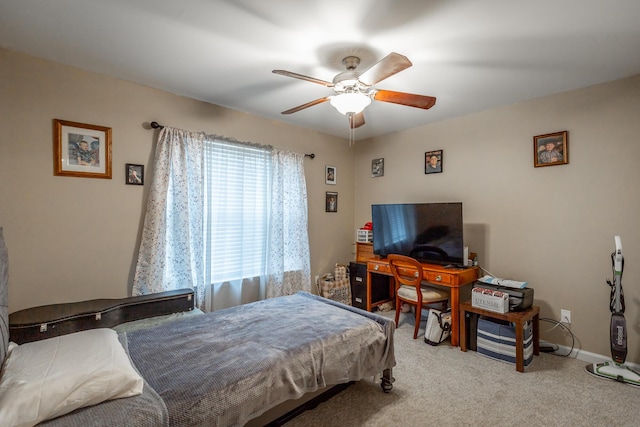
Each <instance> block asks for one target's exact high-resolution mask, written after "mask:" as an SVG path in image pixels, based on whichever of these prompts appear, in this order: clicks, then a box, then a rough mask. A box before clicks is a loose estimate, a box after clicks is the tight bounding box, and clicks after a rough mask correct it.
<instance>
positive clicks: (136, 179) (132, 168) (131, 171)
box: [125, 163, 144, 185]
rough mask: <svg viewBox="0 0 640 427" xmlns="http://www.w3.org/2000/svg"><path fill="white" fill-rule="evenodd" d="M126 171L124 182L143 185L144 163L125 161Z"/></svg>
mask: <svg viewBox="0 0 640 427" xmlns="http://www.w3.org/2000/svg"><path fill="white" fill-rule="evenodd" d="M126 173H127V174H126V178H125V180H126V181H125V182H126V183H127V185H144V165H134V164H133V163H127V164H126Z"/></svg>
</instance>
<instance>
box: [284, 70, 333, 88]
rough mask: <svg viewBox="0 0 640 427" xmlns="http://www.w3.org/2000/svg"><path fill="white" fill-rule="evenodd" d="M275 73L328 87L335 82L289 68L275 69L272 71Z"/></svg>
mask: <svg viewBox="0 0 640 427" xmlns="http://www.w3.org/2000/svg"><path fill="white" fill-rule="evenodd" d="M272 72H273V73H275V74H280V75H282V76H287V77H293V78H295V79H300V80H306V81H308V82H311V83H318V84H320V85H323V86H326V87H333V86H334V84H333V83H331V82H328V81H325V80H320V79H316V78H315V77H309V76H305V75H302V74H298V73H294V72H291V71H287V70H273V71H272Z"/></svg>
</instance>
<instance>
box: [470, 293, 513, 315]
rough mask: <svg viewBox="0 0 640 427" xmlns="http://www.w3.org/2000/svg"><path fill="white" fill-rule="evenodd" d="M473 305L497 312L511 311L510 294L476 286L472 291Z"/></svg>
mask: <svg viewBox="0 0 640 427" xmlns="http://www.w3.org/2000/svg"><path fill="white" fill-rule="evenodd" d="M471 305H472V306H473V307H478V308H482V309H483V310H488V311H493V312H495V313H507V312H508V311H509V294H507V293H506V292H501V291H495V290H492V289H486V288H481V287H475V288H473V290H472V291H471Z"/></svg>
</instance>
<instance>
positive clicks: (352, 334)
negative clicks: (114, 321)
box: [51, 292, 395, 427]
mask: <svg viewBox="0 0 640 427" xmlns="http://www.w3.org/2000/svg"><path fill="white" fill-rule="evenodd" d="M394 327H395V325H394V323H393V321H391V320H389V319H386V318H384V317H381V316H378V315H376V314H372V313H367V312H364V311H362V310H358V309H355V308H352V307H349V306H346V305H343V304H340V303H336V302H334V301H330V300H327V299H324V298H321V297H318V296H315V295H312V294H309V293H306V292H299V293H298V294H296V295H292V296H287V297H281V298H274V299H269V300H264V301H259V302H256V303H252V304H246V305H242V306H238V307H233V308H230V309H226V310H220V311H216V312H213V313H208V314H205V315H201V316H193V317H192V318H190V319H188V320H181V321H176V322H172V323H168V324H164V325H161V326H158V327H155V328H152V329H146V330H140V331H135V332H130V333H127V334H123V335H126V336H124V337H123V342H124V343H126V345H127V346H128V351H129V354H130V357H131V359H132V361H133V363H134V365H135V367H136V368H137V369H138V371H139V372H140V373H141V374H142V376H143V377H144V378H145V381H146V383H145V392H144V393H143V395H141V396H138V397H134V398H127V399H119V401H122V402H121V403H122V404H123V405H126V404H127V402H126V401H132V399H146V400H147V401H148V402H145V403H149V404H151V405H159V407H158V408H155V409H154V410H150V409H149V408H147V409H146V412H148V413H150V414H149V416H151V417H153V421H152V422H155V423H157V424H145V422H146V421H141V422H140V423H137V422H136V423H135V424H134V423H127V424H126V425H135V426H138V425H139V426H144V425H159V426H160V425H170V426H207V427H210V426H239V425H243V424H245V423H246V422H247V421H248V420H250V419H251V418H254V417H256V416H259V415H260V414H262V413H263V412H265V411H266V410H268V409H270V408H272V407H274V406H276V405H278V404H280V403H282V402H284V401H286V400H289V399H295V398H298V397H300V396H302V395H303V394H305V393H307V392H311V391H316V390H318V389H319V388H321V387H325V386H330V385H334V384H340V383H345V382H349V381H357V380H360V379H363V378H366V377H371V376H374V375H377V374H381V373H382V372H383V370H385V369H388V368H392V367H393V366H395V356H394V347H393V332H394ZM147 386H148V387H147ZM147 389H149V390H147ZM156 393H157V396H159V397H160V400H161V401H160V402H152V401H153V400H154V397H155V396H156ZM119 401H112V402H109V404H113V403H115V404H116V406H117V405H118V402H119ZM98 406H102V405H98ZM91 409H92V408H86V410H85V412H90V410H91ZM129 409H131V408H129ZM82 411H83V410H80V411H76V412H77V413H78V414H77V415H80V414H81V413H82ZM72 416H73V414H70V415H67V416H65V417H61V418H59V419H58V420H60V421H62V420H64V419H66V418H70V417H72ZM158 416H160V417H161V418H162V420H159V419H158V418H157V417H158ZM106 417H107V419H109V416H108V415H106ZM54 421H55V420H54ZM93 421H94V423H91V424H85V425H99V424H97V420H96V419H95V418H94V419H93ZM129 421H133V418H131V419H130V420H129ZM51 425H52V426H53V425H54V424H51ZM60 425H74V424H68V423H67V424H60ZM75 425H80V424H75ZM110 425H114V424H110Z"/></svg>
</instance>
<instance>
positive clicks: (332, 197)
mask: <svg viewBox="0 0 640 427" xmlns="http://www.w3.org/2000/svg"><path fill="white" fill-rule="evenodd" d="M325 205H326V208H325V212H338V193H333V192H330V191H327V194H326V196H325Z"/></svg>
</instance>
